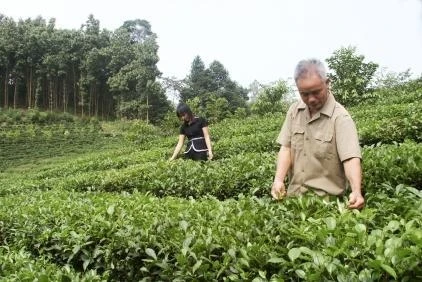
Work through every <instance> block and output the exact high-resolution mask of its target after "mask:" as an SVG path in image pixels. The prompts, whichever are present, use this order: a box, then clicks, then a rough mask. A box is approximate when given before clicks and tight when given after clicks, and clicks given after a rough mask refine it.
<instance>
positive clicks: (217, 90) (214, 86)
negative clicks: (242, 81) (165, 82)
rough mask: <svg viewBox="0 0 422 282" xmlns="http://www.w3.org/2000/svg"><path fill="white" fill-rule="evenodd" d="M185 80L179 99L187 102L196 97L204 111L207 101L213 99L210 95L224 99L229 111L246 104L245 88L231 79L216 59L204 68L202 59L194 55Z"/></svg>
mask: <svg viewBox="0 0 422 282" xmlns="http://www.w3.org/2000/svg"><path fill="white" fill-rule="evenodd" d="M185 82H186V85H185V86H184V87H182V89H181V92H180V98H181V100H182V101H185V102H187V101H192V100H193V99H195V98H198V99H199V101H200V102H199V104H200V107H202V108H204V111H206V110H205V108H207V107H208V106H207V103H208V102H209V101H210V100H214V98H213V97H211V96H217V99H218V98H224V99H226V100H227V102H228V108H229V111H230V112H231V113H233V112H234V111H235V110H236V109H237V108H238V107H245V106H246V100H247V90H246V89H244V88H243V87H241V86H239V85H238V84H237V83H236V82H234V81H232V80H231V79H230V76H229V72H228V71H227V70H226V69H225V68H224V66H223V64H221V63H220V62H218V61H213V62H212V63H211V64H210V65H209V67H208V68H205V64H204V62H203V61H202V59H201V58H200V57H199V56H196V57H195V59H194V60H193V62H192V67H191V72H190V74H189V75H188V77H187V78H186V79H185ZM197 113H198V112H197Z"/></svg>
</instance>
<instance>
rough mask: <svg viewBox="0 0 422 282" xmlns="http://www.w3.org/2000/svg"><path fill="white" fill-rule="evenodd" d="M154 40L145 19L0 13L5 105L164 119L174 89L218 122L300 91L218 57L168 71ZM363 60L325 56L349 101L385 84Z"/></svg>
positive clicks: (349, 54) (341, 97)
mask: <svg viewBox="0 0 422 282" xmlns="http://www.w3.org/2000/svg"><path fill="white" fill-rule="evenodd" d="M156 39H157V35H156V34H155V33H154V32H153V31H152V28H151V25H150V24H149V23H148V21H146V20H140V19H135V20H130V21H125V22H124V23H123V24H122V26H120V27H119V28H117V29H116V30H114V31H109V30H106V29H100V22H99V21H98V20H97V19H95V18H94V16H93V15H90V16H89V17H88V19H87V21H86V22H85V23H84V24H83V25H81V28H80V29H78V30H74V29H72V30H67V29H58V28H56V27H55V19H54V18H53V19H50V20H49V21H48V22H47V21H46V20H45V19H43V18H41V17H38V18H35V19H30V18H29V19H26V20H22V19H21V20H19V21H17V22H16V21H14V20H13V19H12V18H9V17H6V16H4V15H2V14H0V108H4V109H25V110H26V109H36V110H40V111H50V112H66V113H70V114H74V115H78V116H81V117H88V118H89V117H96V118H99V119H116V118H118V119H121V118H126V119H141V120H145V121H146V122H152V123H159V122H161V121H163V120H168V119H169V117H170V116H171V117H174V105H173V104H172V102H170V101H169V100H168V97H167V95H166V94H168V92H172V93H173V96H175V97H176V98H177V100H178V101H181V102H186V103H188V104H189V105H190V106H191V108H192V109H193V110H194V111H195V113H196V114H199V115H203V116H205V117H207V118H208V119H209V120H210V121H211V122H214V121H219V120H222V119H224V118H226V117H228V116H231V115H233V114H235V115H236V114H240V115H241V116H244V115H247V114H258V115H264V114H265V113H269V112H284V111H286V110H287V108H288V105H287V104H288V103H290V102H291V100H292V98H295V96H296V95H295V93H294V91H293V89H292V88H291V87H290V86H289V85H288V82H287V81H284V80H279V81H275V82H272V83H269V84H265V85H264V84H261V83H259V82H258V81H254V82H253V83H252V84H251V85H250V87H249V89H246V88H244V87H242V86H241V85H239V84H238V83H237V82H236V81H233V80H232V79H231V78H230V75H229V71H228V70H227V69H226V68H225V67H224V65H223V64H222V63H221V62H219V61H216V60H214V61H212V62H211V63H210V64H209V65H208V66H206V65H205V63H204V62H203V60H202V59H201V57H200V56H199V55H198V56H196V57H195V58H194V59H193V61H192V64H191V69H190V73H189V74H188V75H187V76H186V77H185V78H184V79H181V80H179V79H176V78H168V77H164V76H162V74H161V72H160V71H159V69H158V67H157V63H158V61H159V56H158V49H159V46H158V44H157V40H156ZM175 55H177V54H175ZM364 60H365V57H364V56H363V55H360V54H357V50H356V47H352V46H349V47H347V48H344V47H342V48H340V49H339V50H337V51H335V52H334V53H333V54H332V56H331V57H329V58H327V59H326V62H327V64H328V67H329V77H330V80H331V87H332V89H333V91H334V93H335V95H336V99H337V100H338V101H339V102H340V103H342V104H343V105H345V106H349V105H355V104H357V103H360V102H363V101H364V100H367V99H368V98H370V97H371V96H372V92H373V89H374V87H375V88H376V87H380V86H382V85H381V84H379V83H378V84H379V85H374V84H373V78H374V76H375V75H376V71H377V69H378V64H376V63H373V62H364ZM409 76H410V75H409V71H407V72H404V73H399V74H397V75H393V76H392V77H391V75H390V77H389V80H390V81H391V79H392V80H393V81H394V83H401V82H402V81H404V80H407V79H408V78H409ZM378 80H379V78H378ZM248 93H249V94H251V93H252V95H250V96H251V100H250V101H249V100H248V98H249V97H248Z"/></svg>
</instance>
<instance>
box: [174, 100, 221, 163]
mask: <svg viewBox="0 0 422 282" xmlns="http://www.w3.org/2000/svg"><path fill="white" fill-rule="evenodd" d="M176 114H177V117H178V118H179V119H180V120H181V121H183V124H182V126H180V134H179V142H177V145H176V148H175V149H174V152H173V156H172V157H171V158H170V160H174V159H175V158H176V157H177V155H178V154H179V152H180V149H182V146H183V142H184V141H185V136H186V137H187V138H188V143H187V145H186V151H185V158H188V159H192V160H201V161H206V160H207V158H208V159H209V160H211V159H212V157H213V155H212V148H211V139H210V134H209V130H208V122H207V121H206V120H205V119H204V118H202V117H196V116H194V115H193V113H192V111H191V109H190V108H189V106H188V105H186V104H179V105H178V106H177V108H176Z"/></svg>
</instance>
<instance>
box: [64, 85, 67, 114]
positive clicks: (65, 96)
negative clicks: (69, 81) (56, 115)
mask: <svg viewBox="0 0 422 282" xmlns="http://www.w3.org/2000/svg"><path fill="white" fill-rule="evenodd" d="M66 90H67V89H66V77H64V78H63V112H64V113H65V112H66V110H67V93H66Z"/></svg>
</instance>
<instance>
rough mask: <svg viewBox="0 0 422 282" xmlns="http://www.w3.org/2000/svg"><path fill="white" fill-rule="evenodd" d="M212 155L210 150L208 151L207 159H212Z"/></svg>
mask: <svg viewBox="0 0 422 282" xmlns="http://www.w3.org/2000/svg"><path fill="white" fill-rule="evenodd" d="M213 157H214V155H213V154H212V152H211V151H208V159H209V160H212V158H213Z"/></svg>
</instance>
